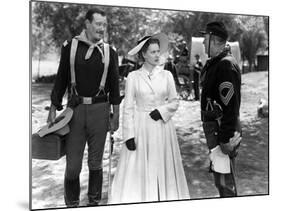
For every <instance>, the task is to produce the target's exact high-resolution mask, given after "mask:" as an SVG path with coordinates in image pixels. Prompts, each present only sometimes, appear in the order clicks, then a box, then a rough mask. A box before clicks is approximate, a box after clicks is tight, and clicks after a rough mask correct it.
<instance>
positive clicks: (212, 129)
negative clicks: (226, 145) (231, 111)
mask: <svg viewBox="0 0 281 211" xmlns="http://www.w3.org/2000/svg"><path fill="white" fill-rule="evenodd" d="M218 130H219V125H218V122H217V121H206V122H203V131H204V134H205V137H206V141H207V146H208V148H209V150H211V149H213V148H215V147H216V146H217V145H219V143H218Z"/></svg>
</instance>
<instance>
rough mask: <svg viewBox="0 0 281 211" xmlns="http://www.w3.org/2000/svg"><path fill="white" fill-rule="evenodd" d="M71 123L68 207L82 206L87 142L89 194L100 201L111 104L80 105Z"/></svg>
mask: <svg viewBox="0 0 281 211" xmlns="http://www.w3.org/2000/svg"><path fill="white" fill-rule="evenodd" d="M69 126H70V132H69V134H68V136H67V138H66V170H65V182H64V189H65V191H64V193H65V203H66V205H67V206H78V205H79V195H80V181H79V175H80V172H81V169H82V161H83V155H84V150H85V145H86V143H87V145H88V168H89V172H90V173H91V174H89V177H90V178H89V179H91V181H89V187H88V196H89V198H91V199H94V200H95V201H97V202H98V201H99V200H100V199H101V192H102V159H103V151H104V145H105V140H106V134H107V131H108V128H109V103H108V102H106V103H97V104H90V105H86V104H80V105H78V106H77V107H76V108H75V109H74V112H73V117H72V119H71V121H70V123H69ZM93 175H96V176H93ZM90 186H91V187H90ZM93 190H95V191H94V192H93Z"/></svg>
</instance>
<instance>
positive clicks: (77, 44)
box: [48, 9, 120, 207]
mask: <svg viewBox="0 0 281 211" xmlns="http://www.w3.org/2000/svg"><path fill="white" fill-rule="evenodd" d="M106 27H107V18H106V14H105V13H104V12H103V11H101V10H98V9H92V10H89V11H88V12H87V14H86V16H85V29H84V30H83V31H82V33H81V34H80V35H79V36H76V37H74V38H73V39H72V40H71V41H65V42H64V44H63V47H62V50H61V58H60V64H59V69H58V73H57V76H56V81H55V84H54V87H53V90H52V94H51V103H52V104H51V108H50V112H49V117H48V121H49V122H54V120H55V117H56V110H62V105H61V103H62V98H63V95H64V93H65V91H66V89H67V88H68V106H69V107H71V108H72V109H73V117H72V119H71V121H70V124H69V126H70V132H69V134H68V135H67V138H66V169H65V179H64V199H65V204H66V205H67V206H68V207H77V206H78V205H79V195H80V179H79V176H80V172H81V168H82V160H83V154H84V149H85V145H86V143H87V144H88V167H89V183H88V199H89V206H92V205H97V204H98V203H99V201H100V200H101V193H102V181H103V178H102V175H103V171H102V158H103V151H104V145H105V139H106V134H107V131H108V128H109V123H110V128H111V129H112V130H117V129H118V125H119V122H118V121H119V103H120V102H119V101H120V95H119V80H118V79H119V74H118V57H117V54H116V52H115V51H114V50H113V49H112V48H111V47H109V46H108V44H106V43H104V41H103V36H104V33H105V30H106ZM106 46H107V48H106ZM106 50H107V52H108V51H109V61H110V63H109V66H108V74H107V77H106V75H105V79H106V80H104V82H105V87H103V85H102V81H103V80H102V77H103V76H104V75H103V74H104V72H105V68H104V66H105V65H106V62H107V58H108V57H107V56H106V55H107V54H106ZM74 64H75V65H74ZM110 104H111V105H113V117H112V118H111V119H110V122H109V112H110ZM97 122H98V123H99V124H97Z"/></svg>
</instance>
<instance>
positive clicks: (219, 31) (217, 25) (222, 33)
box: [200, 21, 228, 40]
mask: <svg viewBox="0 0 281 211" xmlns="http://www.w3.org/2000/svg"><path fill="white" fill-rule="evenodd" d="M200 33H201V34H212V35H215V36H218V37H220V38H222V39H224V40H227V38H228V33H227V30H226V28H225V26H224V24H223V23H222V22H220V21H214V22H210V23H208V24H207V26H206V30H205V31H200Z"/></svg>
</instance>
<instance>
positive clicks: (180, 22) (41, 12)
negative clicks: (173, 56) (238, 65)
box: [32, 2, 268, 65]
mask: <svg viewBox="0 0 281 211" xmlns="http://www.w3.org/2000/svg"><path fill="white" fill-rule="evenodd" d="M91 7H93V5H86V4H69V3H53V2H52V3H50V2H33V7H32V45H33V48H32V52H33V54H34V55H35V52H39V55H40V51H41V53H42V54H46V53H48V52H49V51H50V50H52V48H50V47H51V46H53V47H54V48H55V49H59V48H60V46H61V44H62V43H63V42H64V40H67V39H71V38H72V37H73V36H75V35H77V34H79V33H80V32H81V30H82V28H83V26H84V23H83V21H84V20H83V18H84V15H85V12H86V11H87V10H88V9H89V8H91ZM95 7H99V8H102V9H103V10H105V11H106V13H107V16H108V35H109V42H110V43H111V44H113V45H114V46H115V47H116V48H117V49H118V51H119V54H120V55H126V53H127V52H128V51H129V49H131V48H132V47H133V46H134V45H135V44H136V42H137V40H138V39H139V38H141V37H142V36H144V35H147V34H154V33H157V32H160V31H162V32H164V33H166V34H168V36H169V39H170V43H171V48H172V49H173V50H175V51H179V50H180V47H181V43H182V41H186V42H187V46H188V47H190V45H191V43H190V42H191V37H194V36H195V37H196V36H201V35H200V33H199V31H200V30H203V29H204V28H205V26H206V24H207V23H208V22H210V21H215V20H217V21H223V22H224V23H225V25H226V27H227V29H228V30H229V32H230V37H229V39H230V41H239V42H240V48H241V52H242V57H243V58H245V59H247V60H248V61H249V64H250V65H251V64H252V63H254V60H255V56H256V53H257V52H259V51H264V50H265V49H266V47H267V45H268V18H267V17H261V16H259V17H258V16H243V15H233V14H223V13H208V12H190V11H172V10H157V9H142V8H128V7H110V6H96V5H95Z"/></svg>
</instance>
